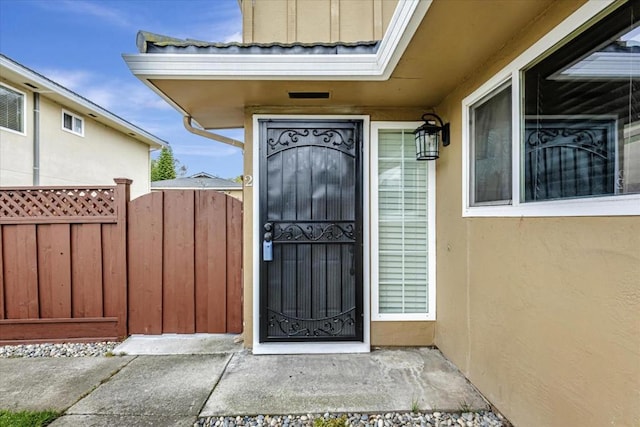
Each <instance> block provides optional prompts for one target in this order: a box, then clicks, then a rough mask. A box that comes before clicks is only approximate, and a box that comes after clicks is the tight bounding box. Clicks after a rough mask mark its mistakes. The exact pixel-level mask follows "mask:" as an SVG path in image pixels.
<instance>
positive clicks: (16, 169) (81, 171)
mask: <svg viewBox="0 0 640 427" xmlns="http://www.w3.org/2000/svg"><path fill="white" fill-rule="evenodd" d="M20 90H22V88H20ZM26 98H27V107H26V117H27V134H26V136H23V135H17V134H16V133H13V132H7V131H2V130H0V185H2V186H28V185H32V184H33V95H32V93H27V96H26ZM63 108H64V107H62V106H61V105H59V104H57V103H55V102H53V101H51V100H50V99H48V98H46V96H45V95H41V96H40V185H43V186H55V185H60V186H68V185H89V186H99V185H115V184H114V182H113V178H120V177H123V178H129V179H132V180H133V184H132V185H131V196H132V198H134V197H137V196H140V195H142V194H145V193H148V192H149V189H150V171H149V159H150V157H149V146H148V145H146V144H144V143H141V142H139V141H136V140H135V139H133V138H129V137H128V136H127V135H125V134H123V133H121V132H118V131H116V130H114V129H112V128H110V127H108V126H105V125H103V124H102V123H99V122H97V121H95V120H93V119H92V118H91V117H88V116H83V115H80V116H81V117H83V118H84V125H85V130H84V137H82V136H78V135H75V134H73V133H70V132H67V131H65V130H63V129H62V109H63ZM65 109H66V110H67V111H70V112H72V113H75V112H74V111H73V110H71V109H68V108H65Z"/></svg>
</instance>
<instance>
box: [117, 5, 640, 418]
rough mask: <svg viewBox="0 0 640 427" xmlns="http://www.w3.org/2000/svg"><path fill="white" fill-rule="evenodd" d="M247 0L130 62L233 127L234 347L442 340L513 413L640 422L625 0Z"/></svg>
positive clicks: (633, 67) (210, 120)
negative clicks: (237, 161) (424, 141)
mask: <svg viewBox="0 0 640 427" xmlns="http://www.w3.org/2000/svg"><path fill="white" fill-rule="evenodd" d="M241 7H242V11H243V16H244V41H245V43H244V44H236V43H230V44H218V43H203V42H195V41H184V40H176V39H170V38H167V37H157V36H154V35H151V34H148V33H139V35H138V47H139V50H140V53H139V54H135V55H125V61H126V62H127V64H128V65H129V67H130V69H131V71H132V72H133V73H134V74H135V75H136V76H137V77H138V78H140V79H141V80H142V81H143V82H144V83H146V84H147V85H148V86H149V87H150V88H151V89H153V90H154V91H156V92H157V93H158V94H159V95H160V96H162V97H163V98H164V99H166V100H167V101H168V102H169V103H170V104H171V105H173V106H174V107H176V108H177V109H178V110H179V111H180V112H181V113H182V114H183V115H185V116H186V117H187V121H188V120H191V119H193V120H195V121H196V122H197V123H198V124H199V125H201V127H203V128H204V129H207V130H209V131H211V130H215V129H223V128H231V127H244V129H245V151H244V152H245V163H244V177H245V188H244V190H245V192H244V230H245V231H244V233H245V239H244V266H243V274H244V289H245V298H244V303H245V312H244V319H245V329H244V334H245V343H246V344H247V345H248V346H249V347H252V349H253V351H254V352H255V353H295V352H303V353H312V352H357V351H369V349H370V348H371V346H384V345H436V346H437V347H438V348H439V349H440V350H441V351H442V352H443V353H444V354H445V355H446V356H447V357H448V358H449V359H450V360H451V361H452V362H454V363H455V364H456V365H457V366H458V367H459V368H460V369H461V370H462V371H463V372H464V373H465V374H466V375H467V377H468V378H469V379H470V380H471V381H472V382H473V384H474V385H476V386H477V387H478V388H479V389H480V391H482V392H483V393H484V394H485V396H487V398H488V399H489V400H490V401H491V402H492V403H493V404H495V405H496V406H497V407H498V409H499V410H501V411H502V412H503V413H505V414H506V416H507V417H508V418H509V419H510V420H511V421H512V422H513V423H514V424H515V425H518V426H541V425H566V426H569V425H583V424H584V423H587V424H590V425H620V426H637V425H638V424H639V423H640V405H638V402H640V363H639V361H640V216H639V215H640V194H639V191H640V187H639V185H640V155H639V143H638V142H637V141H639V140H640V132H638V129H640V122H639V121H638V112H639V111H640V104H639V103H638V102H639V101H638V99H639V97H638V94H637V86H638V78H639V77H640V74H639V73H638V70H640V59H639V56H640V55H639V53H640V50H639V47H640V44H639V41H640V38H639V37H638V34H639V33H640V31H639V21H638V19H639V17H640V2H638V1H609V0H595V1H584V0H566V1H551V0H536V1H511V2H509V1H500V0H485V1H477V0H458V1H450V0H434V1H426V0H425V1H416V0H406V1H405V0H402V1H397V2H394V1H380V0H363V1H359V2H353V1H348V0H317V1H303V0H289V1H284V0H282V1H275V0H274V1H265V0H253V1H248V0H245V1H242V2H241ZM362 40H365V42H362ZM367 40H372V42H369V41H367ZM299 42H304V43H299ZM185 54H188V56H185ZM432 112H435V113H437V114H438V115H439V116H441V117H442V119H444V122H446V123H448V124H449V125H450V142H451V144H450V145H449V146H447V147H441V148H440V158H439V159H438V160H435V161H427V162H423V161H416V160H415V159H416V148H415V145H414V133H413V132H414V129H416V128H418V127H419V126H420V125H422V124H423V122H422V121H420V119H421V117H422V115H423V114H424V113H432ZM426 118H427V119H430V118H433V117H426ZM433 119H434V122H435V124H436V125H438V121H437V120H436V119H435V118H433ZM444 133H445V132H441V133H440V137H442V136H443V134H444ZM436 292H437V293H436ZM585 417H586V418H585Z"/></svg>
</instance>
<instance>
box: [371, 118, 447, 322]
mask: <svg viewBox="0 0 640 427" xmlns="http://www.w3.org/2000/svg"><path fill="white" fill-rule="evenodd" d="M421 124H423V123H422V122H371V149H370V152H371V157H370V160H369V163H370V170H371V177H370V182H371V184H370V194H371V195H370V199H371V295H372V298H371V311H372V314H371V320H372V321H415V320H418V321H419V320H422V321H425V320H436V214H435V208H436V198H435V194H436V162H435V161H429V162H427V165H428V172H427V179H428V188H427V224H428V228H427V235H428V245H427V251H428V252H427V253H428V257H427V262H428V281H429V284H428V288H427V295H428V307H427V313H420V314H408V313H407V314H405V313H394V314H387V313H380V312H379V311H378V307H379V302H380V301H379V296H378V290H379V275H378V266H379V255H378V250H379V245H378V239H379V230H378V140H379V139H378V135H379V132H380V131H381V130H394V129H415V128H417V127H418V126H420V125H421ZM416 161H417V160H416Z"/></svg>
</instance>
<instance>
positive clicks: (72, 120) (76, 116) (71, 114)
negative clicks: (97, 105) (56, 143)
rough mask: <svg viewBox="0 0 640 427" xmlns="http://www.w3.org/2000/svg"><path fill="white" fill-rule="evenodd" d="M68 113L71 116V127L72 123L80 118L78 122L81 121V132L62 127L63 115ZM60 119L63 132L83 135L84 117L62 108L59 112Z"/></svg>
mask: <svg viewBox="0 0 640 427" xmlns="http://www.w3.org/2000/svg"><path fill="white" fill-rule="evenodd" d="M65 114H68V115H69V116H71V127H72V128H73V124H74V121H75V120H80V122H82V132H76V131H74V130H73V129H67V128H66V127H64V115H65ZM60 117H61V120H62V122H61V123H60V126H61V127H62V130H63V131H65V132H69V133H72V134H74V135H77V136H82V137H84V125H85V120H84V118H82V117H80V116H79V115H77V114H75V113H72V112H71V111H69V110H65V109H64V108H63V109H62V113H61V114H60Z"/></svg>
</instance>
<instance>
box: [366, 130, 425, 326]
mask: <svg viewBox="0 0 640 427" xmlns="http://www.w3.org/2000/svg"><path fill="white" fill-rule="evenodd" d="M378 144H379V145H378V150H379V151H378V230H379V242H378V248H379V249H378V250H379V254H378V257H379V258H378V259H379V266H378V277H379V284H378V292H379V298H378V300H379V312H380V313H384V314H390V313H412V314H415V313H426V312H427V309H428V292H427V289H428V257H427V255H428V253H427V248H428V243H427V242H428V240H427V239H428V233H427V230H428V220H427V218H428V217H427V196H428V194H427V193H428V190H427V188H428V186H427V176H428V175H427V163H426V162H418V161H416V159H415V143H414V137H413V133H412V132H411V131H408V130H389V131H381V132H380V135H379V140H378Z"/></svg>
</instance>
